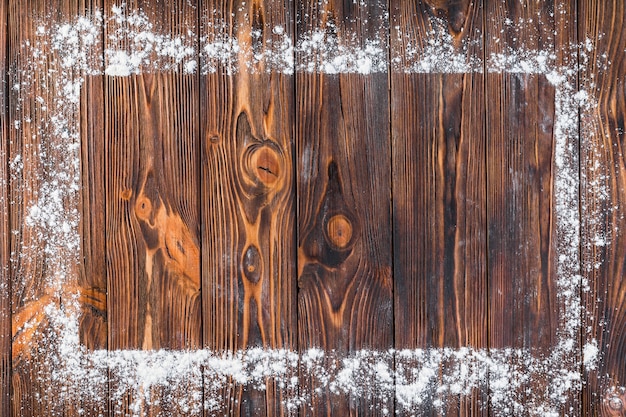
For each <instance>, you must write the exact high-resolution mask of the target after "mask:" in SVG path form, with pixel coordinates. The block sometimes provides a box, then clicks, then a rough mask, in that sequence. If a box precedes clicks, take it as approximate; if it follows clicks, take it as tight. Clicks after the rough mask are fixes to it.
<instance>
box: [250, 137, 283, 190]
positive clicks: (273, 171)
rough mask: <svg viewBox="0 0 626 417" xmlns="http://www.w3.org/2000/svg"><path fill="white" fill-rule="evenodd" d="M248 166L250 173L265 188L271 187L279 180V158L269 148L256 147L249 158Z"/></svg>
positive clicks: (280, 169) (280, 168)
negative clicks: (253, 174)
mask: <svg viewBox="0 0 626 417" xmlns="http://www.w3.org/2000/svg"><path fill="white" fill-rule="evenodd" d="M250 164H251V168H252V172H254V173H255V175H256V177H257V178H258V179H259V180H260V181H261V182H262V183H263V184H265V185H266V186H268V187H270V186H273V185H275V184H276V182H277V181H278V180H279V179H280V175H281V173H282V167H281V161H280V156H279V155H278V153H277V152H276V151H275V150H274V149H272V148H270V147H269V146H261V147H256V148H255V149H254V150H253V151H252V155H251V156H250Z"/></svg>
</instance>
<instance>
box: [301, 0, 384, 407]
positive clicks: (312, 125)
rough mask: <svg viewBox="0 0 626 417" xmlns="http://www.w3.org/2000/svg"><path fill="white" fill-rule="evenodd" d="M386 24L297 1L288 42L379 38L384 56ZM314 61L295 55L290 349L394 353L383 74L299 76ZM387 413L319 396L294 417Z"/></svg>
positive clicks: (373, 9)
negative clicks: (293, 331) (314, 37)
mask: <svg viewBox="0 0 626 417" xmlns="http://www.w3.org/2000/svg"><path fill="white" fill-rule="evenodd" d="M386 20H387V10H386V6H385V5H382V4H380V3H378V2H369V3H368V5H366V4H364V3H362V4H358V3H356V2H341V1H319V2H318V1H314V2H300V3H299V4H298V23H297V33H298V35H299V36H304V35H306V34H309V36H310V33H311V32H312V31H320V32H321V33H323V34H324V44H327V45H331V46H330V51H331V55H332V51H334V50H335V49H334V48H336V47H337V46H342V45H345V46H347V47H361V48H365V42H366V40H368V39H379V40H381V41H382V42H381V44H380V45H379V46H380V47H381V48H383V51H384V55H385V56H386V54H387V45H386V32H387V22H386ZM350 33H354V34H356V36H357V42H356V43H354V42H353V43H352V44H351V43H350V42H351V41H352V40H351V39H350V37H349V34H350ZM333 45H334V46H333ZM318 59H319V60H322V61H323V60H324V57H323V55H322V54H321V51H313V54H309V55H306V54H305V53H304V52H302V51H301V52H300V53H297V54H296V71H297V72H296V98H297V115H296V118H297V119H296V143H297V151H296V154H297V173H298V174H297V176H298V262H299V263H298V288H299V292H298V313H299V316H298V324H299V327H298V333H299V341H300V343H299V347H300V349H301V350H305V349H307V348H310V347H322V348H323V349H326V350H327V351H331V350H334V351H335V352H337V354H338V355H339V357H345V356H346V355H349V354H350V353H351V352H353V351H355V350H357V349H377V350H383V351H384V350H386V349H388V348H391V347H392V346H393V298H392V290H393V283H392V253H391V243H392V242H391V228H390V226H391V217H390V212H391V205H390V197H391V194H390V192H391V191H390V190H391V170H390V160H391V158H390V131H389V101H388V88H389V83H388V79H387V74H385V73H372V74H368V75H359V74H335V75H333V74H323V73H319V72H313V73H310V72H306V71H303V70H300V69H298V67H299V66H300V65H303V66H304V65H309V64H315V60H318ZM326 59H328V60H329V61H330V60H331V59H332V58H326ZM331 62H332V61H331ZM305 68H306V67H305ZM318 70H319V68H318ZM328 365H329V366H330V365H331V364H328ZM318 383H319V381H316V380H315V378H314V377H311V376H306V377H304V378H303V379H301V381H300V386H301V390H302V391H304V392H305V393H309V392H310V393H312V394H313V391H312V389H314V388H315V387H316V384H318ZM393 406H394V404H393V398H392V397H391V396H388V397H386V398H375V399H374V400H367V399H365V398H346V396H338V397H335V396H333V395H332V394H330V392H329V391H327V388H322V390H321V392H320V393H314V395H312V398H311V401H310V403H309V404H305V405H303V406H302V407H301V409H300V412H301V414H303V415H316V416H319V415H382V414H384V413H386V412H388V413H391V414H393Z"/></svg>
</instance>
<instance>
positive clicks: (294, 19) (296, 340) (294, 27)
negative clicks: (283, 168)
mask: <svg viewBox="0 0 626 417" xmlns="http://www.w3.org/2000/svg"><path fill="white" fill-rule="evenodd" d="M298 1H299V0H292V3H291V5H292V14H291V22H290V24H291V34H292V36H293V38H294V40H293V44H294V45H297V44H298ZM292 54H293V55H292V62H293V66H294V67H293V80H292V81H291V82H292V88H293V94H292V95H291V100H292V104H293V109H294V114H293V119H292V120H293V126H292V129H291V143H292V145H291V160H292V161H293V162H292V164H291V175H292V178H293V180H292V181H293V184H294V186H293V193H294V194H295V195H294V199H293V211H294V214H293V219H294V220H293V221H294V224H293V230H294V232H293V233H294V236H293V238H294V239H295V242H293V243H292V244H293V246H294V247H293V249H292V254H293V255H295V259H296V262H295V267H296V268H295V271H294V274H295V278H296V280H295V281H296V282H295V289H296V291H295V297H296V299H295V304H292V307H295V310H296V323H295V324H296V328H295V334H294V337H293V338H292V341H293V348H294V349H295V351H296V353H297V354H298V366H297V368H296V374H297V375H298V381H299V380H300V378H299V374H300V360H301V354H300V308H299V301H300V300H299V298H300V285H299V283H298V281H299V279H300V277H299V276H298V271H300V259H299V258H300V257H299V256H298V252H299V250H300V249H299V245H300V209H299V207H300V193H299V188H300V187H299V181H298V172H299V171H298V163H299V159H298V155H299V152H298V138H297V132H298V127H299V126H300V124H299V115H300V112H299V111H298V71H297V68H298V61H297V59H298V57H297V54H296V48H293V50H292ZM292 294H293V291H292ZM292 296H293V295H292ZM291 317H293V315H292V316H291ZM296 398H301V387H300V383H299V382H298V384H297V385H296ZM300 409H301V408H300V407H296V409H295V415H296V416H298V417H299V416H300Z"/></svg>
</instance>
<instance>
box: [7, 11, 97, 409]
mask: <svg viewBox="0 0 626 417" xmlns="http://www.w3.org/2000/svg"><path fill="white" fill-rule="evenodd" d="M7 5H8V16H9V18H8V29H7V31H8V59H9V60H10V63H11V70H12V71H11V72H10V77H9V85H11V86H12V88H11V90H10V92H9V93H8V98H9V103H8V119H7V120H13V121H14V123H13V124H11V125H10V127H11V128H10V129H9V134H8V140H9V146H8V151H9V160H10V161H12V163H11V164H10V171H11V173H10V176H11V181H10V197H9V198H10V201H11V204H10V208H9V219H10V224H9V227H10V229H11V231H12V232H11V233H10V234H8V235H6V236H10V245H11V247H10V251H11V254H13V255H12V261H11V265H10V276H11V290H10V292H9V293H10V294H11V308H12V334H13V340H12V352H11V354H12V402H11V412H10V414H12V415H15V416H17V415H19V416H30V415H32V416H45V415H50V414H53V413H61V412H63V413H64V415H68V416H71V415H76V410H77V407H80V402H81V400H80V399H78V400H76V401H75V400H74V399H69V398H68V397H67V396H64V397H63V396H62V393H63V392H64V391H65V390H64V386H65V383H66V381H63V380H62V379H55V378H53V376H52V373H53V370H54V367H55V366H59V364H60V363H62V362H63V359H62V358H61V357H60V356H59V352H58V345H59V343H61V340H60V339H61V338H60V337H59V336H62V335H58V334H57V333H56V332H55V329H54V328H53V327H52V326H51V323H49V322H48V321H47V320H48V319H47V318H46V314H45V313H44V308H45V307H52V309H53V310H54V311H56V312H58V313H59V314H58V315H57V318H61V317H62V315H63V313H61V308H62V307H63V308H66V310H65V311H67V312H69V311H70V310H71V309H72V308H74V307H73V302H72V301H71V298H72V294H73V293H75V292H76V288H77V286H78V284H79V282H78V279H77V278H76V277H78V276H79V257H78V255H77V253H78V252H77V250H76V249H77V248H76V247H74V242H69V241H63V224H62V221H65V220H66V221H72V220H71V219H55V218H54V213H53V211H52V210H53V207H55V205H56V204H59V201H58V200H57V201H55V197H53V196H51V195H50V194H49V193H53V192H55V191H56V187H57V185H58V186H60V187H63V186H65V185H68V182H69V181H72V178H75V177H77V176H78V175H79V172H78V171H77V169H78V167H76V166H73V165H71V164H69V163H68V161H67V159H68V156H69V155H70V152H71V149H72V148H71V147H72V146H73V145H75V144H77V143H78V140H79V139H78V137H76V136H73V135H71V134H70V135H63V134H61V133H60V132H59V130H56V131H55V130H54V129H53V128H52V127H51V125H52V123H50V119H49V113H50V112H53V113H54V114H55V115H56V116H58V119H57V121H59V123H61V124H63V126H64V127H65V128H66V130H65V131H66V132H72V131H74V130H75V129H77V128H78V126H79V111H75V109H74V107H73V106H72V105H68V104H71V100H72V99H71V98H67V94H66V95H65V96H63V97H64V99H62V100H59V99H58V97H59V96H60V95H62V94H63V93H60V91H62V89H63V88H64V87H65V85H64V84H63V83H62V82H60V80H61V79H62V78H61V77H60V76H59V75H60V71H61V70H62V68H61V65H60V64H59V63H60V60H59V59H58V57H59V56H60V55H61V54H62V53H63V52H64V51H59V50H54V49H53V48H52V46H51V45H50V44H46V43H39V42H38V37H37V30H38V28H40V27H47V28H51V27H53V26H54V25H55V24H57V23H62V22H65V21H67V19H68V18H69V17H76V16H83V15H87V14H89V13H90V12H91V11H92V10H95V9H100V7H101V5H100V4H99V2H97V1H53V2H49V1H35V0H33V1H26V2H24V1H8V2H5V5H4V6H3V7H5V6H7ZM32 50H37V51H39V52H40V53H41V55H39V57H40V59H35V58H34V55H33V54H32ZM46 58H49V59H46ZM5 87H6V86H5ZM43 155H45V157H47V158H51V159H53V160H56V161H62V162H60V163H59V166H50V165H49V164H47V161H46V160H45V159H44V156H43ZM61 184H63V185H61ZM66 190H67V188H66ZM63 193H64V192H61V193H59V194H57V196H58V198H61V199H67V200H65V201H66V205H65V209H67V210H68V212H71V211H72V209H76V210H77V209H78V205H77V204H75V201H77V200H78V199H77V198H73V197H72V195H70V194H63ZM41 213H44V215H45V216H48V217H47V218H45V221H47V224H48V228H46V227H42V224H43V223H42V222H43V221H44V218H43V217H41V216H39V214H41ZM59 220H60V221H61V223H59V222H58V221H59ZM54 282H63V283H64V285H63V289H62V290H61V291H57V292H56V294H53V293H52V291H51V288H50V287H51V286H52V285H51V284H52V283H54ZM99 406H101V405H99ZM3 415H4V413H3ZM7 415H9V414H8V413H7Z"/></svg>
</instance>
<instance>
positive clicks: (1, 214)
mask: <svg viewBox="0 0 626 417" xmlns="http://www.w3.org/2000/svg"><path fill="white" fill-rule="evenodd" d="M7 6H8V3H7V2H6V1H3V2H1V3H0V50H2V51H3V53H2V56H0V73H1V74H4V78H3V82H2V83H1V84H0V114H1V115H0V236H1V237H2V242H1V243H0V293H1V295H0V414H1V415H3V416H8V415H10V414H11V291H10V289H11V277H10V275H9V271H10V265H9V262H10V257H11V249H10V244H11V229H10V220H9V210H10V200H9V195H10V193H9V138H8V123H7V107H8V96H7V92H8V91H7V83H8V72H7V70H8V63H7V54H6V51H7V30H8V28H7V9H8V7H7Z"/></svg>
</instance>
